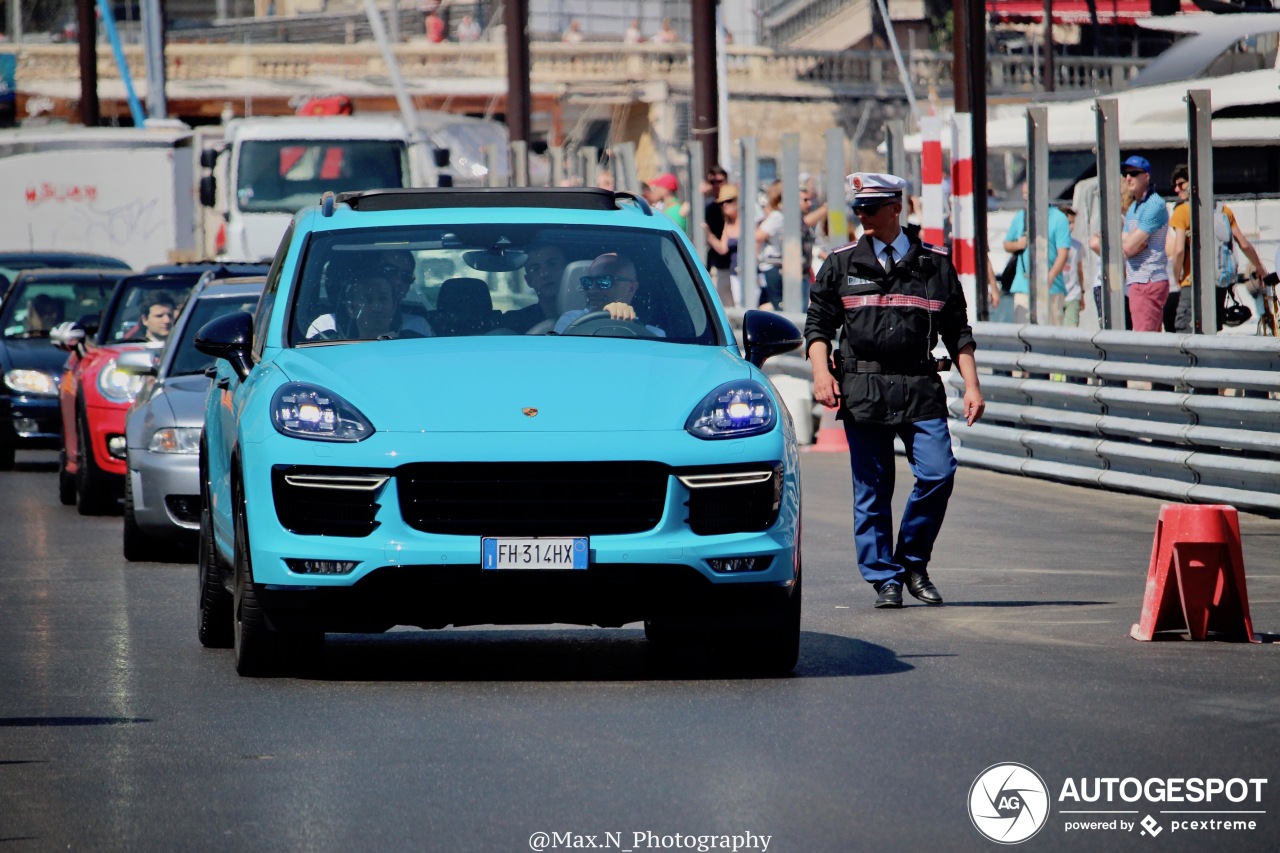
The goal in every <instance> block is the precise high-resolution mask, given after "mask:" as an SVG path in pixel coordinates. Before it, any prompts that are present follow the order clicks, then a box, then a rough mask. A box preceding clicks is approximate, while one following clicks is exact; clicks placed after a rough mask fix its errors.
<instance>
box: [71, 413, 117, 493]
mask: <svg viewBox="0 0 1280 853" xmlns="http://www.w3.org/2000/svg"><path fill="white" fill-rule="evenodd" d="M76 438H77V439H78V443H79V445H80V446H79V447H78V448H77V449H76V509H77V510H79V512H80V514H81V515H105V514H106V513H108V512H110V511H111V510H112V509H114V508H115V502H116V501H115V494H114V490H113V489H112V488H111V484H110V482H108V480H107V474H106V472H105V471H103V470H102V469H101V468H99V467H98V463H97V462H95V461H94V459H93V448H92V447H91V446H90V445H89V427H88V425H87V424H86V423H85V422H84V418H79V419H77V420H76Z"/></svg>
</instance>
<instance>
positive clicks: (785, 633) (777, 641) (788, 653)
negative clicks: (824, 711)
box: [717, 571, 802, 677]
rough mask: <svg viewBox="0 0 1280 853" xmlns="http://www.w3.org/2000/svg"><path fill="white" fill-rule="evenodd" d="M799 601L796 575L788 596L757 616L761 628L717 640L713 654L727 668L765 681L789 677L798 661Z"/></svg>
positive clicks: (799, 578) (798, 583) (800, 593)
mask: <svg viewBox="0 0 1280 853" xmlns="http://www.w3.org/2000/svg"><path fill="white" fill-rule="evenodd" d="M801 598H802V589H801V573H800V572H799V571H797V573H796V582H795V585H794V586H793V587H792V588H791V594H790V595H789V596H787V597H786V598H785V599H780V600H779V601H778V602H777V603H776V604H775V605H773V606H772V607H771V608H769V610H767V611H765V612H763V613H760V614H759V615H758V616H757V618H759V619H760V620H761V621H762V622H763V623H764V624H763V625H761V626H760V627H756V628H745V629H742V630H739V631H732V632H730V633H729V634H728V635H725V636H722V637H720V638H719V642H718V643H717V646H718V647H719V648H718V649H717V651H718V652H719V654H720V657H721V659H722V660H723V661H724V663H725V664H726V665H727V666H728V668H730V669H731V670H733V671H734V672H739V671H741V672H745V673H746V674H749V675H755V676H765V677H776V676H783V675H788V674H790V673H791V671H792V670H794V669H795V668H796V662H797V661H798V660H799V658H800V610H801Z"/></svg>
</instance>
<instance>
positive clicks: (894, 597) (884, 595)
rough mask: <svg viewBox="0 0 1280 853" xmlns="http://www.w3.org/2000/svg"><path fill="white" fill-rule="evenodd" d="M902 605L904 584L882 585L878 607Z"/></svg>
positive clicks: (877, 599)
mask: <svg viewBox="0 0 1280 853" xmlns="http://www.w3.org/2000/svg"><path fill="white" fill-rule="evenodd" d="M901 606H902V584H898V583H886V584H885V585H884V586H882V587H880V594H879V595H877V596H876V607H901Z"/></svg>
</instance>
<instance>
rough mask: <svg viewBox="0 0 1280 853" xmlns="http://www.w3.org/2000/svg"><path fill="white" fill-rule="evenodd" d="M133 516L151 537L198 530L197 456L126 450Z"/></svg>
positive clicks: (178, 534)
mask: <svg viewBox="0 0 1280 853" xmlns="http://www.w3.org/2000/svg"><path fill="white" fill-rule="evenodd" d="M128 464H129V477H130V478H132V482H131V483H130V486H131V487H132V489H133V516H134V519H135V520H136V521H137V523H138V526H139V527H140V528H142V530H143V531H144V532H145V533H147V534H149V535H151V536H159V537H165V538H176V537H182V536H188V535H190V534H191V533H194V532H196V531H198V530H199V529H200V457H199V456H198V455H196V454H193V453H152V452H151V451H149V450H145V449H143V448H138V447H131V448H129V460H128Z"/></svg>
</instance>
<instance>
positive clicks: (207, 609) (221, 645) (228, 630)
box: [196, 503, 235, 649]
mask: <svg viewBox="0 0 1280 853" xmlns="http://www.w3.org/2000/svg"><path fill="white" fill-rule="evenodd" d="M197 548H198V550H199V554H198V556H197V558H196V577H197V579H198V581H199V583H200V595H199V598H198V599H197V602H196V617H197V622H196V636H198V637H199V638H200V644H201V645H203V646H204V647H205V648H208V649H229V648H232V647H233V646H234V645H235V625H234V624H232V622H233V620H234V618H235V610H234V604H235V599H234V598H233V597H232V595H231V593H230V592H227V588H226V587H225V586H223V584H222V571H221V569H220V567H219V565H218V549H217V546H216V545H214V543H213V517H212V515H211V513H210V512H209V506H208V504H207V503H206V504H205V507H204V509H202V510H201V511H200V540H199V545H198V546H197Z"/></svg>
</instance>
